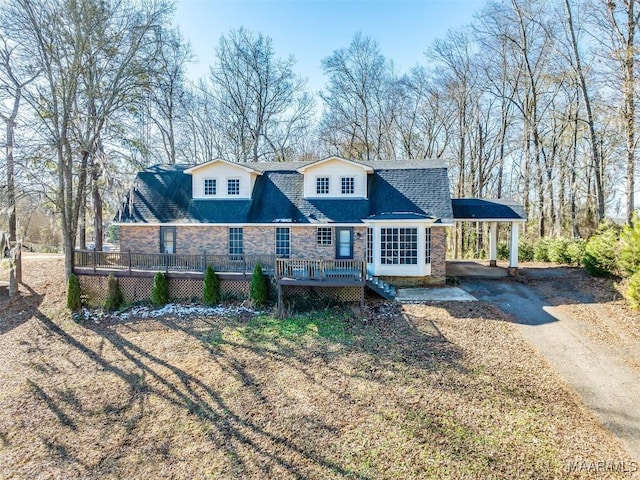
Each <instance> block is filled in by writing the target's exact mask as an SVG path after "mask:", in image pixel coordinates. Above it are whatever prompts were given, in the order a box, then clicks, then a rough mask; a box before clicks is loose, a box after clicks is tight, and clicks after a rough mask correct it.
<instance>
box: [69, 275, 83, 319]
mask: <svg viewBox="0 0 640 480" xmlns="http://www.w3.org/2000/svg"><path fill="white" fill-rule="evenodd" d="M81 306H82V299H81V297H80V281H79V280H78V276H77V275H76V274H74V273H72V274H71V275H69V278H67V308H68V309H69V310H71V311H72V312H75V311H76V310H80V307H81Z"/></svg>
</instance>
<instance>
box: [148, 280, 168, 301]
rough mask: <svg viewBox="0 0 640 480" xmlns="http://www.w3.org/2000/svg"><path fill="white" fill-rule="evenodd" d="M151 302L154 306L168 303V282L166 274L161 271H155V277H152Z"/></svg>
mask: <svg viewBox="0 0 640 480" xmlns="http://www.w3.org/2000/svg"><path fill="white" fill-rule="evenodd" d="M151 303H152V304H153V305H154V306H156V307H161V306H162V305H166V304H167V303H169V283H168V282H167V276H166V275H165V274H164V273H162V272H158V273H156V275H155V277H153V288H152V289H151Z"/></svg>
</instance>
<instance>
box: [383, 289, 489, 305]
mask: <svg viewBox="0 0 640 480" xmlns="http://www.w3.org/2000/svg"><path fill="white" fill-rule="evenodd" d="M396 301H397V302H398V303H403V304H407V303H422V302H473V301H476V298H475V297H474V296H473V295H469V294H468V293H467V292H465V291H464V290H462V289H460V288H458V287H441V288H400V289H398V293H397V295H396Z"/></svg>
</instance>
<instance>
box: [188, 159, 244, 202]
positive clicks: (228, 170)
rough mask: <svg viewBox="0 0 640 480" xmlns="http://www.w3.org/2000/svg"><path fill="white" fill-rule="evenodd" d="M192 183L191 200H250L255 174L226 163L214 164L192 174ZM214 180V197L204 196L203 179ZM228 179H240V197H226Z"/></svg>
mask: <svg viewBox="0 0 640 480" xmlns="http://www.w3.org/2000/svg"><path fill="white" fill-rule="evenodd" d="M191 176H192V179H191V181H192V182H193V198H206V199H215V198H227V199H232V198H237V199H247V198H251V192H252V191H253V185H254V183H255V180H256V174H255V173H250V172H247V171H245V170H244V169H243V168H240V167H236V166H233V165H228V164H226V163H222V162H220V163H214V164H213V165H209V166H207V167H203V168H200V169H198V170H196V171H195V172H193V173H192V175H191ZM205 178H215V179H216V195H215V196H210V195H207V196H205V195H204V179H205ZM230 178H238V179H240V195H227V180H228V179H230Z"/></svg>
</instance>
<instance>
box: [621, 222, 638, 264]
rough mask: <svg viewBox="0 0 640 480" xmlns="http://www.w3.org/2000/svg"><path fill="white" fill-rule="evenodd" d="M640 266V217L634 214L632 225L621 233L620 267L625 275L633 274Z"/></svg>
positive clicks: (627, 226)
mask: <svg viewBox="0 0 640 480" xmlns="http://www.w3.org/2000/svg"><path fill="white" fill-rule="evenodd" d="M638 268H640V218H638V216H637V215H635V214H634V216H633V219H632V221H631V225H626V226H625V227H624V228H623V229H622V232H621V233H620V250H619V253H618V269H619V271H620V273H621V274H622V275H624V276H627V277H629V276H631V275H633V274H634V273H636V272H637V271H638Z"/></svg>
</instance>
